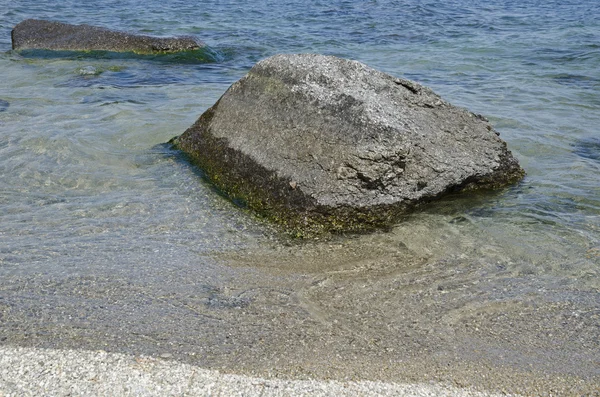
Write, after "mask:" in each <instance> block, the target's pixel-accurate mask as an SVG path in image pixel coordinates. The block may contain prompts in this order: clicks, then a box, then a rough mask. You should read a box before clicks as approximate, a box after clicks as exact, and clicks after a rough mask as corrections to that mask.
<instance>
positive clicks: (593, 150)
mask: <svg viewBox="0 0 600 397" xmlns="http://www.w3.org/2000/svg"><path fill="white" fill-rule="evenodd" d="M573 153H575V154H576V155H578V156H580V157H583V158H586V159H590V160H594V161H597V162H600V138H597V137H589V138H584V139H580V140H578V141H577V142H575V143H574V144H573Z"/></svg>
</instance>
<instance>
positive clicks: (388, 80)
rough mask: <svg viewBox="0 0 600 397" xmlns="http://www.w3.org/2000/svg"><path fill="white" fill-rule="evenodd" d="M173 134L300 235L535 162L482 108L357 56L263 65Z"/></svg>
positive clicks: (234, 188) (284, 58)
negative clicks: (521, 154) (523, 161)
mask: <svg viewBox="0 0 600 397" xmlns="http://www.w3.org/2000/svg"><path fill="white" fill-rule="evenodd" d="M171 142H172V143H174V144H175V146H176V147H177V148H179V149H181V150H183V151H184V152H186V153H187V154H189V155H190V157H191V159H192V160H193V161H194V162H196V163H197V164H198V165H199V166H200V167H201V168H202V169H203V170H204V171H205V173H206V175H207V176H208V178H209V179H210V180H211V181H212V182H213V183H214V184H215V185H216V186H217V187H218V188H220V189H221V190H223V191H224V192H225V193H226V194H227V195H228V196H229V197H231V198H232V199H234V200H242V201H244V202H246V203H247V205H248V206H249V207H250V208H252V209H254V210H256V211H258V212H259V213H261V214H263V215H265V216H267V217H268V218H271V219H272V220H275V221H276V222H277V223H280V224H282V225H284V226H285V227H286V228H287V229H288V230H290V231H292V232H294V233H295V234H300V235H310V234H314V233H319V232H321V231H347V230H348V231H358V230H367V229H371V228H374V227H381V226H386V225H389V224H390V223H393V222H394V221H395V220H397V218H398V215H400V214H402V213H405V212H406V211H407V210H409V209H410V208H411V207H413V206H415V205H416V204H419V203H421V202H426V201H430V200H431V199H434V198H437V197H439V196H441V195H443V194H444V193H447V192H454V191H458V190H470V189H476V188H499V187H502V186H506V185H508V184H510V183H514V182H516V181H518V180H520V179H521V178H522V177H523V175H524V171H523V170H522V169H521V168H520V166H519V164H518V162H517V160H516V159H515V158H514V157H513V156H512V154H511V153H510V151H509V150H508V149H507V147H506V143H505V142H504V141H502V140H501V139H500V138H499V137H498V133H497V132H496V131H494V129H493V128H492V126H491V125H490V124H489V123H488V122H487V120H486V119H485V118H483V117H482V116H479V115H476V114H473V113H471V112H469V111H467V110H465V109H462V108H458V107H455V106H452V105H450V104H449V103H447V102H445V101H444V100H442V99H441V98H440V97H439V96H438V95H436V94H435V93H434V92H433V91H431V90H430V89H428V88H426V87H423V86H421V85H419V84H417V83H414V82H412V81H409V80H404V79H400V78H395V77H393V76H390V75H388V74H385V73H382V72H379V71H376V70H374V69H371V68H369V67H367V66H366V65H364V64H361V63H359V62H356V61H350V60H345V59H340V58H336V57H331V56H321V55H313V54H302V55H277V56H274V57H271V58H268V59H266V60H263V61H261V62H259V63H258V64H256V65H255V66H254V67H253V68H252V69H251V70H250V72H249V73H248V74H247V75H246V76H244V77H243V78H242V79H240V80H239V81H238V82H236V83H234V84H233V85H232V86H231V87H230V88H229V89H228V90H227V92H225V94H224V95H223V96H222V97H221V98H220V99H219V101H218V102H217V103H216V104H215V105H213V106H212V107H211V108H210V109H208V110H207V111H206V112H205V113H204V114H203V115H202V116H201V117H200V118H199V119H198V120H197V121H196V123H195V124H194V125H193V126H192V127H190V128H189V129H188V130H187V131H185V132H184V133H183V134H182V135H181V136H180V137H178V138H174V139H173V140H172V141H171Z"/></svg>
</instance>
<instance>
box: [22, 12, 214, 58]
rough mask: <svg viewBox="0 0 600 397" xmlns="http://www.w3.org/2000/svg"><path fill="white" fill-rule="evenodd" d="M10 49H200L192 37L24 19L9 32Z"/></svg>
mask: <svg viewBox="0 0 600 397" xmlns="http://www.w3.org/2000/svg"><path fill="white" fill-rule="evenodd" d="M11 37H12V48H13V50H23V49H45V50H66V51H115V52H129V51H131V52H136V53H148V54H151V53H163V52H179V51H191V50H197V49H199V48H201V47H204V44H203V43H199V42H198V41H196V40H195V39H194V38H192V37H186V36H184V37H153V36H145V35H136V34H130V33H124V32H118V31H113V30H109V29H105V28H101V27H97V26H90V25H69V24H66V23H61V22H53V21H42V20H37V19H27V20H25V21H23V22H21V23H19V24H17V25H16V26H15V27H14V29H13V30H12V33H11Z"/></svg>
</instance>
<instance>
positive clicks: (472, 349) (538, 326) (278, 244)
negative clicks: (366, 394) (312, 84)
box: [0, 0, 600, 390]
mask: <svg viewBox="0 0 600 397" xmlns="http://www.w3.org/2000/svg"><path fill="white" fill-rule="evenodd" d="M599 4H600V3H598V2H596V1H595V0H584V1H577V2H575V1H560V2H559V1H549V2H548V1H545V2H541V1H533V0H526V1H518V2H517V1H515V2H513V1H500V0H492V1H485V2H483V1H475V2H471V1H450V2H423V1H397V2H387V1H386V2H382V1H369V2H367V1H365V2H363V1H305V2H287V3H286V2H274V3H270V2H263V1H256V2H252V3H248V4H247V3H246V2H239V4H238V3H236V2H220V1H209V2H202V4H196V2H187V1H178V2H162V1H154V0H151V1H148V2H138V1H118V2H116V1H115V2H98V3H96V4H93V3H84V4H83V5H82V4H80V3H79V2H60V3H59V4H58V5H57V4H56V3H55V2H50V1H35V2H33V1H31V2H30V1H20V2H16V3H12V2H11V3H8V2H6V4H0V6H1V7H0V51H1V52H2V53H1V54H0V71H1V72H0V76H1V79H0V131H1V135H0V325H1V327H0V341H2V343H8V344H25V345H33V346H46V347H48V346H50V347H81V348H90V349H98V348H102V349H106V350H113V351H126V352H133V353H149V354H157V355H160V354H163V355H165V354H166V356H165V357H167V356H168V357H173V358H176V359H180V360H184V361H190V362H195V363H199V364H202V365H205V366H208V367H215V368H221V369H224V370H228V371H243V372H256V373H259V374H262V375H265V374H267V375H268V374H273V375H278V374H291V375H298V376H305V375H311V376H318V377H340V378H344V377H367V378H374V379H386V380H406V379H416V380H432V379H437V380H443V381H452V382H455V383H457V384H465V385H468V384H482V383H483V384H485V385H487V386H489V387H490V388H495V387H506V388H508V390H511V389H510V387H512V386H510V385H508V386H507V384H506V383H507V382H506V381H503V380H502V379H500V380H493V379H492V380H490V374H492V375H493V374H495V376H496V377H500V378H502V376H501V374H503V373H506V374H509V375H506V378H511V377H512V379H518V380H519V381H518V382H520V386H518V387H528V386H527V385H528V382H529V380H530V379H533V378H535V379H538V378H540V379H544V381H543V382H542V383H545V384H546V385H551V384H553V382H555V380H554V379H555V378H559V377H562V378H568V377H570V376H573V377H575V378H582V379H584V380H585V381H586V382H588V384H592V385H594V384H595V385H598V384H599V381H598V377H600V343H599V341H600V183H599V182H600V130H599V127H598V126H600V69H599V68H598V65H600V19H599V18H598V16H599V15H600V6H599ZM31 17H36V18H43V19H54V20H60V21H62V22H67V23H90V24H95V25H101V26H105V27H109V28H114V29H121V30H131V31H134V32H140V33H145V34H154V35H169V36H170V35H181V34H186V35H188V34H191V35H195V36H196V37H198V38H199V39H201V40H203V41H205V42H206V43H207V44H208V46H209V47H210V48H209V49H208V50H206V51H205V52H203V53H202V54H200V55H198V54H196V56H195V57H191V58H190V57H184V58H177V57H154V58H151V57H140V56H131V55H118V56H117V55H116V54H106V53H91V54H84V53H59V54H53V53H50V52H40V51H37V52H31V51H29V52H28V51H25V52H21V53H19V52H13V51H10V30H11V29H12V27H13V26H14V25H16V24H17V23H18V22H20V21H21V20H23V19H26V18H31ZM281 52H317V53H323V54H332V55H338V56H343V57H347V58H352V59H357V60H360V61H363V62H365V63H367V64H368V65H370V66H372V67H375V68H377V69H380V70H383V71H386V72H388V73H391V74H393V75H396V76H401V77H406V78H410V79H413V80H416V81H418V82H420V83H422V84H425V85H427V86H429V87H431V88H433V89H434V90H435V91H436V92H438V93H439V94H441V95H442V96H443V97H444V98H445V99H446V100H448V101H450V102H451V103H454V104H457V105H460V106H464V107H467V108H469V109H470V110H472V111H474V112H476V113H481V114H484V115H485V116H486V117H488V118H489V119H490V120H491V121H492V123H493V124H494V125H495V127H496V129H497V130H499V131H500V132H501V137H502V138H503V139H505V140H506V141H507V142H508V145H509V148H510V149H511V150H512V151H513V153H514V154H515V155H516V157H517V158H518V159H519V161H520V162H521V164H522V166H523V167H524V168H525V170H526V171H527V177H526V178H525V180H524V181H523V182H522V183H521V184H520V185H518V186H514V187H511V188H509V189H507V190H505V191H501V192H497V193H495V194H485V195H477V196H475V197H464V196H458V197H452V198H449V199H447V200H444V201H443V202H441V203H438V205H432V206H431V207H428V208H425V209H423V210H422V211H421V212H419V213H417V214H414V215H411V216H409V217H407V218H406V219H403V220H401V222H399V224H398V226H397V227H395V228H394V229H393V230H391V231H389V232H380V233H375V234H372V235H366V236H340V237H335V238H333V239H331V240H329V241H325V242H303V243H297V242H290V241H287V240H286V239H285V238H282V237H281V236H279V235H278V234H277V232H276V231H274V230H272V229H271V228H270V227H269V226H268V225H265V224H264V223H262V222H261V221H260V220H257V219H255V218H254V217H253V216H252V215H251V214H248V213H246V212H244V211H242V210H240V209H239V208H237V207H235V206H233V205H232V204H231V203H229V202H228V201H227V200H226V199H224V198H223V197H221V196H219V195H218V194H217V193H216V192H215V191H214V190H212V189H211V187H210V186H209V185H208V184H207V183H205V182H204V181H203V180H202V178H201V172H200V171H198V170H197V169H195V168H194V167H192V166H191V165H190V164H188V163H186V161H185V160H184V159H183V158H182V157H181V156H180V155H179V154H178V153H177V152H175V151H173V150H172V149H171V148H170V147H169V146H168V145H165V142H167V141H168V140H169V139H170V138H172V137H173V136H176V135H179V134H181V133H182V132H183V131H184V130H185V129H186V128H187V127H188V126H190V125H191V124H192V123H193V122H194V121H195V120H196V118H197V117H198V116H199V115H200V114H201V113H202V112H203V111H204V110H205V109H206V108H208V107H209V106H211V105H212V104H213V103H214V102H215V101H216V100H217V99H218V98H219V96H220V95H221V94H222V93H223V92H224V91H225V90H226V89H227V87H228V86H229V85H230V84H231V83H233V82H234V81H236V80H237V79H238V78H240V77H241V76H243V75H244V74H245V73H246V72H247V71H248V69H249V68H250V67H251V66H252V65H253V64H254V63H255V62H257V61H258V60H260V59H263V58H265V57H267V56H270V55H273V54H276V53H281ZM482 368H483V369H482ZM486 368H487V369H486ZM503 371H505V372H503ZM486 376H487V378H486ZM493 377H494V376H492V378H493ZM482 379H487V380H485V381H484V380H482ZM515 382H517V381H515ZM509 383H510V382H509ZM530 383H531V384H532V385H533V384H534V383H535V382H533V381H531V382H530ZM572 384H573V385H575V384H577V382H576V381H573V382H572ZM498 385H500V386H498ZM518 387H517V386H514V390H517V389H518ZM531 387H534V386H531ZM548 387H549V386H548ZM573 387H575V386H573ZM573 390H576V389H573Z"/></svg>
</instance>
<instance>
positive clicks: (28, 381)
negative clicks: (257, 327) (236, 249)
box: [0, 346, 499, 397]
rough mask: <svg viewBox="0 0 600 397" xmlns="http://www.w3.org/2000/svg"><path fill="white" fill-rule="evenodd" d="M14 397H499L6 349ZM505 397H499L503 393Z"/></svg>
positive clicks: (7, 387)
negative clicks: (247, 374)
mask: <svg viewBox="0 0 600 397" xmlns="http://www.w3.org/2000/svg"><path fill="white" fill-rule="evenodd" d="M8 396H245V397H249V396H455V397H467V396H469V397H480V396H496V394H484V393H480V392H476V391H473V390H469V389H457V388H452V387H447V386H444V385H436V384H395V383H383V382H369V381H358V382H354V381H352V382H339V381H316V380H278V379H269V380H267V379H261V378H252V377H247V376H241V375H230V374H222V373H219V372H217V371H211V370H206V369H202V368H199V367H196V366H192V365H188V364H182V363H178V362H174V361H169V360H161V359H156V358H151V357H145V356H130V355H124V354H113V353H107V352H104V351H82V350H49V349H34V348H23V347H10V346H1V347H0V397H8ZM498 396H499V395H498Z"/></svg>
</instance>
